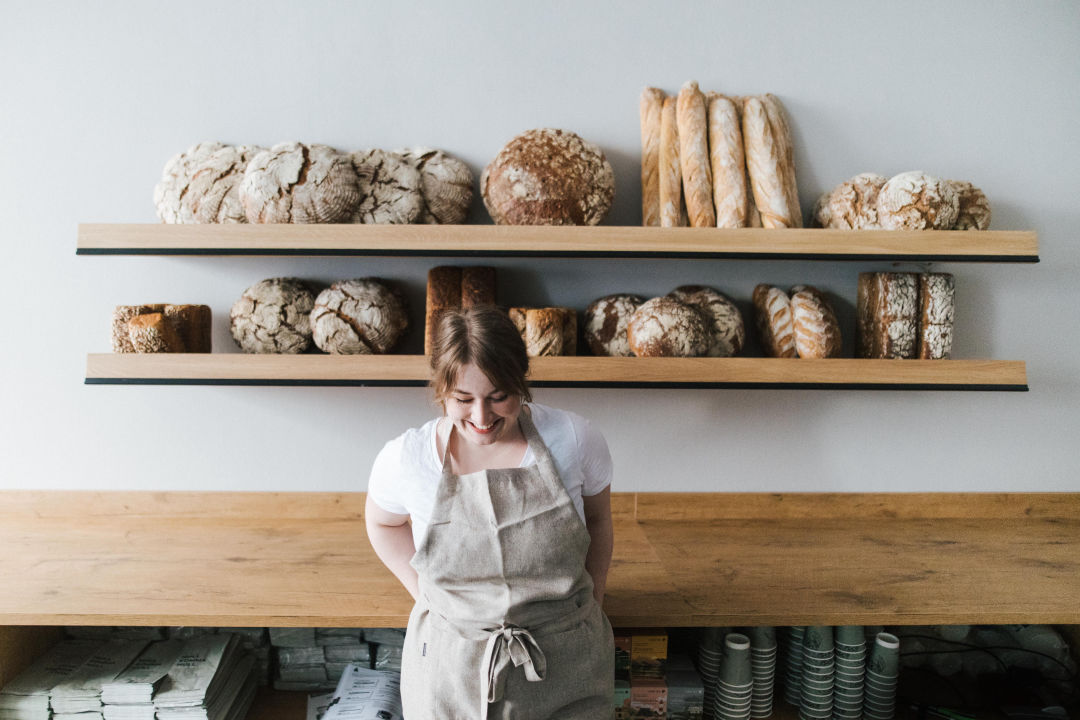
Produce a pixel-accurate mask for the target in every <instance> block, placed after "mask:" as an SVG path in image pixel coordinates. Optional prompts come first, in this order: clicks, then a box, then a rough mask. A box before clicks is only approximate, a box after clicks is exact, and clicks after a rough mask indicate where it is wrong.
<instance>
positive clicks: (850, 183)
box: [814, 173, 886, 230]
mask: <svg viewBox="0 0 1080 720" xmlns="http://www.w3.org/2000/svg"><path fill="white" fill-rule="evenodd" d="M885 182H886V178H885V176H884V175H878V174H876V173H860V174H859V175H856V176H855V177H853V178H851V179H850V180H846V181H844V182H842V183H840V184H839V185H837V186H836V187H835V188H834V189H833V191H832V192H831V193H829V194H828V195H827V197H826V200H825V203H824V206H821V205H818V206H815V209H814V219H815V221H816V224H817V225H819V226H820V227H825V228H840V229H845V230H874V229H877V228H879V227H880V225H879V223H878V215H877V201H878V195H879V193H880V192H881V188H882V187H883V186H884V185H885ZM819 202H820V201H819Z"/></svg>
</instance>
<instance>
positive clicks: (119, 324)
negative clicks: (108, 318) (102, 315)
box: [112, 303, 165, 353]
mask: <svg viewBox="0 0 1080 720" xmlns="http://www.w3.org/2000/svg"><path fill="white" fill-rule="evenodd" d="M164 312H165V305H164V303H159V304H156V305H117V306H116V308H115V309H114V310H113V314H112V351H113V352H114V353H133V352H135V347H134V346H133V345H132V344H131V337H130V336H129V335H128V321H130V320H131V319H132V318H133V317H135V316H136V315H146V314H148V313H164Z"/></svg>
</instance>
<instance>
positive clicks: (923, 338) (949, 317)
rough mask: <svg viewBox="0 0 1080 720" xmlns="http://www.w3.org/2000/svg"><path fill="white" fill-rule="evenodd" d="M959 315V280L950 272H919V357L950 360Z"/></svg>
mask: <svg viewBox="0 0 1080 720" xmlns="http://www.w3.org/2000/svg"><path fill="white" fill-rule="evenodd" d="M955 318H956V281H955V279H954V278H953V276H952V275H950V274H948V273H923V274H922V275H919V358H921V359H923V360H947V359H948V358H949V357H951V356H952V344H953V322H954V320H955Z"/></svg>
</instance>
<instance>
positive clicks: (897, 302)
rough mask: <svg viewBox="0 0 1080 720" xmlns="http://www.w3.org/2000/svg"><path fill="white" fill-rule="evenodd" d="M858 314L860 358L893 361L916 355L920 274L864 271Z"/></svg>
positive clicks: (858, 300)
mask: <svg viewBox="0 0 1080 720" xmlns="http://www.w3.org/2000/svg"><path fill="white" fill-rule="evenodd" d="M855 315H856V320H857V327H858V331H859V337H858V338H857V341H856V348H857V354H858V356H859V357H865V358H874V359H890V360H893V359H897V360H899V359H906V358H913V357H915V356H916V353H917V351H918V335H919V276H918V275H917V274H915V273H860V274H859V291H858V299H857V304H856V307H855Z"/></svg>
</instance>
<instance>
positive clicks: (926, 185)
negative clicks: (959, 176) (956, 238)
mask: <svg viewBox="0 0 1080 720" xmlns="http://www.w3.org/2000/svg"><path fill="white" fill-rule="evenodd" d="M959 212H960V199H959V197H958V196H957V194H956V191H955V190H954V189H953V187H952V186H951V185H950V184H949V183H948V182H946V181H945V180H941V179H939V178H936V177H932V176H930V175H927V174H926V173H924V172H921V171H917V170H916V171H912V172H905V173H900V174H899V175H894V176H893V177H891V178H889V180H888V182H886V183H885V184H884V185H883V186H882V187H881V192H880V193H878V200H877V213H878V223H879V224H880V225H881V227H882V228H884V229H885V230H949V229H950V228H952V226H953V225H954V224H955V223H956V218H957V216H958V215H959Z"/></svg>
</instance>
